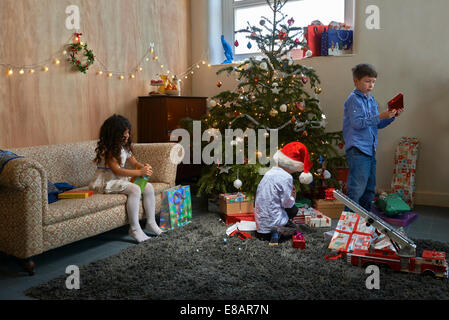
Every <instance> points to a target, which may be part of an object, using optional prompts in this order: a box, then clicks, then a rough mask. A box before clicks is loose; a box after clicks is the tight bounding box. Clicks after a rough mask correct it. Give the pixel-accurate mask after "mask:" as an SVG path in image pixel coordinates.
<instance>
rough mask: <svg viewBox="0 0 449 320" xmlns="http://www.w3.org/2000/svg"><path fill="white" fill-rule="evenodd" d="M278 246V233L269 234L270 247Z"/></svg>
mask: <svg viewBox="0 0 449 320" xmlns="http://www.w3.org/2000/svg"><path fill="white" fill-rule="evenodd" d="M278 244H279V233H277V232H273V233H272V234H271V240H270V243H269V245H270V246H277V245H278Z"/></svg>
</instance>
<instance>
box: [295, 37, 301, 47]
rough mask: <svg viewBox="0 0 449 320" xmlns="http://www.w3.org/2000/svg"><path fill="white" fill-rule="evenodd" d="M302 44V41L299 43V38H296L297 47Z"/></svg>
mask: <svg viewBox="0 0 449 320" xmlns="http://www.w3.org/2000/svg"><path fill="white" fill-rule="evenodd" d="M300 43H301V41H299V39H298V38H296V39H295V45H297V46H298V45H299V44H300Z"/></svg>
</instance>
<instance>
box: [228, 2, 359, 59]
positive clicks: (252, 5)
mask: <svg viewBox="0 0 449 320" xmlns="http://www.w3.org/2000/svg"><path fill="white" fill-rule="evenodd" d="M222 10H223V27H222V30H223V34H224V36H225V39H226V40H227V41H228V42H229V43H230V44H234V42H235V41H236V40H237V41H238V43H239V45H238V46H237V47H235V46H233V49H234V55H235V57H234V60H236V61H239V60H243V59H245V58H247V57H248V56H252V55H255V54H257V53H258V52H259V48H258V47H257V44H256V43H255V42H254V41H249V39H247V38H246V36H247V34H245V33H235V31H237V30H240V29H246V28H247V26H248V22H249V23H250V24H251V25H255V26H259V21H260V19H261V17H262V16H265V17H267V18H268V19H270V21H271V20H272V19H273V14H272V11H271V9H270V8H269V7H268V5H267V3H266V1H265V0H223V9H222ZM282 12H283V13H285V14H287V15H288V17H290V18H291V17H293V18H294V20H295V24H294V25H295V26H301V27H305V26H307V25H309V24H310V23H311V22H312V21H314V20H320V21H321V22H322V23H323V24H325V25H327V24H329V23H330V22H331V21H337V22H344V23H346V24H348V25H351V26H353V25H354V23H353V17H354V0H290V1H288V2H287V3H286V4H285V6H284V7H283V9H282ZM248 43H250V44H251V45H250V46H248ZM249 47H250V48H249Z"/></svg>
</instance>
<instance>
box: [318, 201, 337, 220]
mask: <svg viewBox="0 0 449 320" xmlns="http://www.w3.org/2000/svg"><path fill="white" fill-rule="evenodd" d="M313 207H314V208H315V209H316V210H318V211H319V212H321V213H323V214H324V215H325V216H327V217H329V218H331V219H338V218H340V215H341V213H342V212H343V211H344V210H345V205H344V204H343V203H341V202H340V201H338V200H324V199H317V200H314V201H313Z"/></svg>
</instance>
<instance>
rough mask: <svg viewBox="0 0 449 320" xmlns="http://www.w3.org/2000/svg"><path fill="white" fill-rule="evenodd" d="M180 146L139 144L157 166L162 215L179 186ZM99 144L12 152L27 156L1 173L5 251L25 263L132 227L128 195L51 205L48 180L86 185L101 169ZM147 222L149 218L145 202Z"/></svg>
mask: <svg viewBox="0 0 449 320" xmlns="http://www.w3.org/2000/svg"><path fill="white" fill-rule="evenodd" d="M174 145H175V144H174V143H147V144H134V145H133V148H134V155H135V156H136V158H137V159H138V160H139V161H140V162H143V163H145V162H147V163H149V164H150V165H151V166H152V167H153V172H154V173H153V176H152V178H151V182H152V184H153V187H154V190H155V195H156V213H158V212H160V209H161V193H162V191H163V190H165V189H168V188H171V187H173V186H174V185H175V178H176V168H177V165H176V164H173V163H172V162H171V161H170V152H171V149H172V148H173V146H174ZM96 146H97V142H96V141H87V142H77V143H68V144H58V145H45V146H34V147H27V148H16V149H8V150H9V151H11V152H13V153H15V154H17V155H19V156H23V158H17V159H13V160H11V161H9V162H8V163H6V165H5V166H4V167H3V170H2V171H1V172H0V215H1V217H0V251H2V252H4V253H7V254H9V255H12V256H15V257H17V258H19V259H21V261H23V262H25V267H26V268H27V270H28V271H29V273H30V274H33V273H34V271H33V269H34V263H33V261H32V260H31V259H30V257H32V256H35V255H38V254H40V253H42V252H44V251H47V250H50V249H53V248H57V247H60V246H63V245H66V244H69V243H72V242H75V241H78V240H81V239H84V238H88V237H91V236H94V235H97V234H100V233H103V232H105V231H108V230H112V229H115V228H117V227H120V226H123V225H126V224H128V218H127V214H126V196H125V195H120V194H110V195H104V194H94V195H93V196H91V197H89V198H86V199H64V200H59V201H56V202H54V203H51V204H48V193H47V181H48V179H49V180H50V181H51V182H53V183H56V182H67V183H69V184H71V185H75V186H76V187H85V186H87V185H88V182H89V180H90V179H91V177H92V176H93V174H94V172H95V169H96V165H95V164H94V162H93V159H94V158H95V148H96ZM140 215H141V218H143V217H144V215H143V209H142V203H141V208H140Z"/></svg>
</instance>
